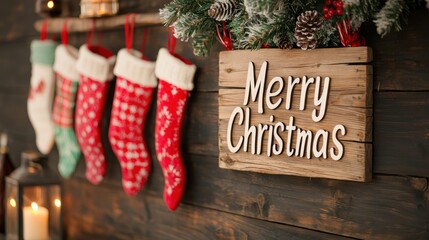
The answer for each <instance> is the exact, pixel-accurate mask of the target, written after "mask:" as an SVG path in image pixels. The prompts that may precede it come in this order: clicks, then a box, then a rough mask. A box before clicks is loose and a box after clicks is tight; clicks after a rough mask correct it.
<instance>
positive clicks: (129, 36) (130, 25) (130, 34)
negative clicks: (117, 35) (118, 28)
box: [125, 13, 136, 50]
mask: <svg viewBox="0 0 429 240" xmlns="http://www.w3.org/2000/svg"><path fill="white" fill-rule="evenodd" d="M135 21H136V15H135V14H134V13H130V14H128V15H127V16H126V17H125V46H126V48H127V49H128V50H129V49H131V48H132V46H133V38H134V24H135Z"/></svg>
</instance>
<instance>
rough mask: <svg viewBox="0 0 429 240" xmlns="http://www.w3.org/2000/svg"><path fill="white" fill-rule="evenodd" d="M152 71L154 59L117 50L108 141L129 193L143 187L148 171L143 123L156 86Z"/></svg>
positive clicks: (148, 161)
mask: <svg viewBox="0 0 429 240" xmlns="http://www.w3.org/2000/svg"><path fill="white" fill-rule="evenodd" d="M154 70H155V62H150V61H146V60H143V59H142V54H141V53H140V52H139V51H136V50H133V49H122V50H120V51H119V53H118V60H117V62H116V66H115V69H114V73H115V75H116V76H117V80H116V88H115V96H114V99H113V108H112V115H111V120H110V127H109V141H110V144H111V145H112V149H113V152H114V153H115V155H116V157H117V158H118V159H119V162H120V163H121V168H122V187H123V188H124V190H125V192H126V193H127V194H129V195H135V194H137V192H138V191H139V190H140V189H141V188H142V187H143V186H144V184H145V183H146V180H147V177H148V174H149V170H150V154H149V152H148V151H147V147H146V142H145V141H144V139H143V126H144V122H145V119H146V115H147V112H148V109H149V107H150V103H151V101H152V93H153V90H154V88H155V87H156V85H157V80H156V77H155V71H154Z"/></svg>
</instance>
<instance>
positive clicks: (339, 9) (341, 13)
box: [335, 8, 343, 16]
mask: <svg viewBox="0 0 429 240" xmlns="http://www.w3.org/2000/svg"><path fill="white" fill-rule="evenodd" d="M335 12H336V13H337V15H339V16H341V15H343V9H342V8H337V9H336V10H335Z"/></svg>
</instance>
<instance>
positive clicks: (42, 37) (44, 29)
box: [40, 20, 48, 41]
mask: <svg viewBox="0 0 429 240" xmlns="http://www.w3.org/2000/svg"><path fill="white" fill-rule="evenodd" d="M47 35H48V20H44V21H43V22H42V27H41V29H40V40H42V41H44V40H46V37H47Z"/></svg>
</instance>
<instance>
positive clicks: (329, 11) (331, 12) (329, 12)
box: [328, 8, 335, 17]
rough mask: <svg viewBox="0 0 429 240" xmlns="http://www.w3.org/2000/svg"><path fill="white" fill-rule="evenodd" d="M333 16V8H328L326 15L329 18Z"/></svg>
mask: <svg viewBox="0 0 429 240" xmlns="http://www.w3.org/2000/svg"><path fill="white" fill-rule="evenodd" d="M334 14H335V10H334V9H333V8H329V10H328V15H329V16H330V17H332V16H334Z"/></svg>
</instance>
